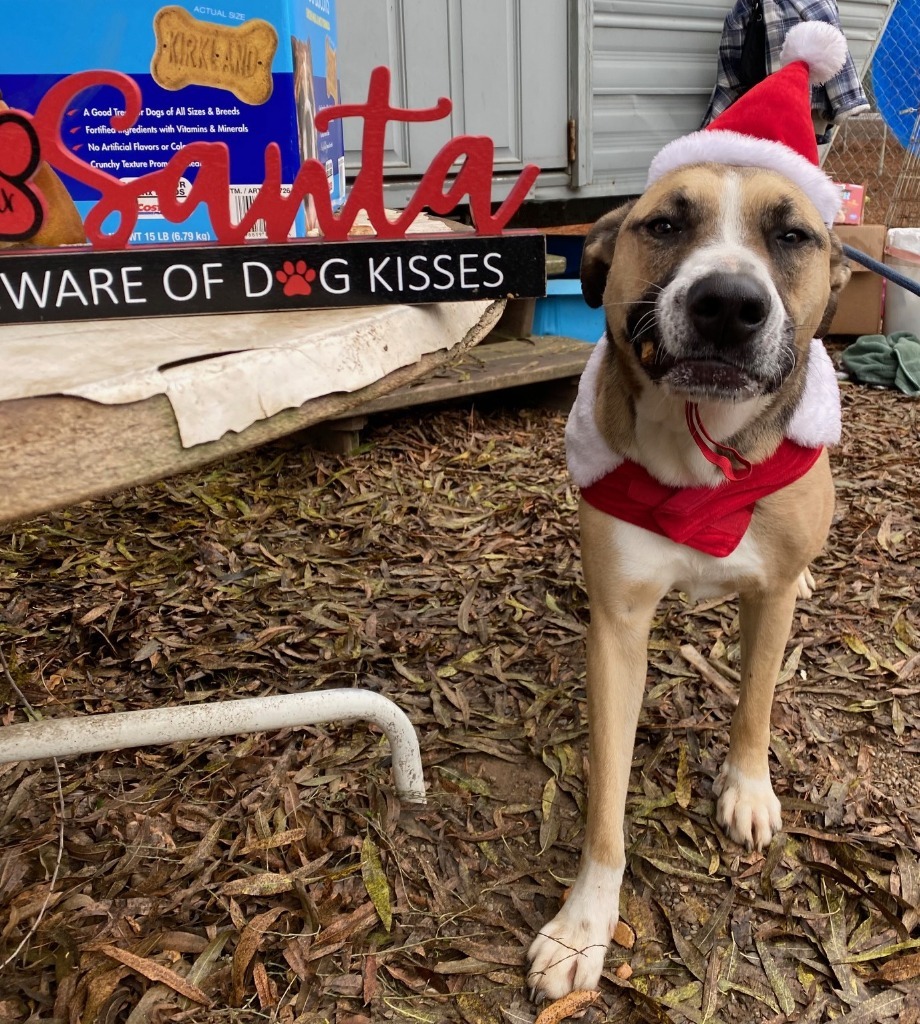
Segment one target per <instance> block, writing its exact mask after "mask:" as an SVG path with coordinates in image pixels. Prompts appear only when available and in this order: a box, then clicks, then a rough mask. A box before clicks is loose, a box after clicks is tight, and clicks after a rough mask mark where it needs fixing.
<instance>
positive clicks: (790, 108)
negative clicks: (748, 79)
mask: <svg viewBox="0 0 920 1024" xmlns="http://www.w3.org/2000/svg"><path fill="white" fill-rule="evenodd" d="M846 57H847V42H846V39H845V38H844V36H843V33H842V32H841V31H840V30H839V29H838V28H837V27H836V26H834V25H829V24H827V23H826V22H823V21H803V22H802V23H801V24H799V25H795V26H794V27H793V28H792V29H790V30H789V32H788V34H787V35H786V40H785V42H784V44H783V48H782V51H781V52H780V70H779V71H776V72H774V73H773V74H772V75H770V76H769V77H768V78H766V79H764V81H762V82H760V83H758V84H757V85H755V86H754V87H753V88H752V89H750V90H749V91H748V92H746V93H745V94H744V95H743V96H741V97H740V98H739V99H738V100H736V101H735V102H734V103H733V104H732V105H731V106H730V107H729V108H728V109H727V110H725V111H724V112H723V113H721V114H720V115H719V116H718V117H717V118H716V119H715V120H714V121H712V122H711V123H710V124H709V125H707V127H706V128H704V129H702V130H701V131H698V132H693V133H692V134H691V135H685V136H683V137H682V138H679V139H675V140H674V141H673V142H670V143H668V145H667V146H665V147H664V149H662V150H661V151H660V152H659V153H658V155H657V156H656V157H655V159H654V160H652V165H651V167H650V169H649V178H648V183H649V185H651V184H652V183H653V182H655V181H657V180H658V179H659V178H661V177H663V176H664V175H665V174H667V173H668V172H669V171H673V170H676V169H677V168H678V167H685V166H687V165H689V164H701V163H717V164H732V165H734V166H738V167H766V168H768V169H770V170H774V171H778V172H779V173H780V174H783V175H785V176H786V177H787V178H789V179H790V180H791V181H793V182H794V183H795V184H796V185H798V186H799V188H801V189H802V191H803V192H805V193H806V195H807V196H808V197H809V198H810V199H811V201H812V202H813V203H814V204H815V207H816V208H817V210H818V212H819V213H820V214H821V216H822V218H823V219H824V223H825V224H827V225H828V226H830V225H831V224H832V223H833V222H834V217H835V216H836V215H837V211H838V210H839V208H840V192H839V190H838V189H837V186H836V185H834V183H833V182H832V181H831V179H830V178H829V177H828V176H827V175H826V174H825V173H824V171H822V170H821V168H820V166H819V165H818V147H817V143H816V142H815V129H814V124H813V122H812V119H811V86H812V85H823V84H824V83H825V82H827V81H829V80H830V79H831V78H833V77H834V75H836V74H837V73H838V72H839V71H840V70H841V69H842V68H843V65H844V63H845V61H846Z"/></svg>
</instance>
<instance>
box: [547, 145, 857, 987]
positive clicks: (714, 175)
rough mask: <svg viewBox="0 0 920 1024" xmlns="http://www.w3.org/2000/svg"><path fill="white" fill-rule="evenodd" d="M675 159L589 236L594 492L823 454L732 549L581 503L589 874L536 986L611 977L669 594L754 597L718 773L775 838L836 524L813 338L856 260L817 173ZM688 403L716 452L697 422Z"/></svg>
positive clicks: (735, 821) (574, 433)
mask: <svg viewBox="0 0 920 1024" xmlns="http://www.w3.org/2000/svg"><path fill="white" fill-rule="evenodd" d="M699 134H700V135H702V134H704V133H699ZM678 163H679V166H677V167H675V169H673V170H667V169H665V170H664V172H663V173H660V174H659V176H657V177H655V179H654V181H653V184H652V185H651V186H650V187H649V188H648V189H647V191H646V192H645V194H644V195H643V196H642V197H641V198H639V199H638V200H636V201H634V202H633V203H631V204H629V205H627V206H624V207H622V208H620V209H618V210H615V211H614V212H612V213H610V214H608V215H607V216H605V217H603V218H602V219H601V220H600V221H599V222H598V223H597V224H596V225H595V226H594V228H593V229H592V230H591V232H590V234H589V236H588V238H587V240H586V245H585V251H584V257H583V262H582V271H581V276H582V287H583V291H584V294H585V298H586V300H587V301H588V303H589V304H590V305H592V306H595V307H596V306H600V305H601V304H603V307H604V309H605V312H606V320H607V332H606V338H605V340H604V344H602V345H601V346H600V347H599V348H598V350H597V351H595V353H594V354H593V356H592V359H591V361H590V363H589V366H588V368H587V370H586V372H585V375H584V377H583V378H582V382H581V386H580V390H579V397H578V401H577V402H576V407H575V409H574V410H573V412H572V415H571V417H570V419H569V424H568V427H567V447H568V455H569V464H570V468H571V470H572V473H573V476H574V477H575V479H576V483H579V485H580V486H582V488H583V498H584V493H585V491H584V488H585V487H586V486H587V485H590V484H591V483H592V481H593V480H595V479H596V478H597V477H598V476H599V475H602V474H604V473H606V472H608V471H609V470H611V469H613V468H614V467H616V466H617V465H619V464H620V463H623V462H624V461H625V460H628V461H629V462H630V463H631V464H635V465H638V466H639V467H641V469H642V470H643V471H647V473H648V474H649V475H650V476H651V477H652V478H654V480H655V481H659V482H661V484H664V485H671V486H673V487H689V488H707V487H715V486H716V485H718V484H720V483H723V482H724V481H723V477H722V472H723V471H722V469H720V468H718V466H717V465H714V462H718V461H719V459H718V458H714V457H713V456H714V451H713V449H715V452H717V453H718V452H721V453H722V454H723V465H724V464H725V463H724V460H725V458H726V456H725V453H726V452H731V453H732V455H731V456H728V457H727V458H728V461H729V463H732V464H734V465H737V463H738V459H739V457H741V462H742V463H743V462H744V460H746V462H747V463H751V464H753V465H754V466H755V467H756V466H757V465H758V464H762V463H765V462H766V461H767V460H769V459H770V457H771V456H773V455H774V453H776V452H777V451H778V449H780V447H781V445H783V444H784V443H785V442H788V441H789V440H791V441H793V442H795V443H797V444H798V445H804V446H806V447H810V448H811V449H813V450H814V451H815V456H814V461H813V462H812V463H811V464H810V468H808V469H807V470H806V471H804V473H802V475H800V476H798V478H797V479H795V480H794V482H792V483H789V484H788V485H786V486H782V487H781V488H780V489H779V490H775V491H774V492H773V493H770V494H768V495H767V496H765V497H762V498H761V499H759V500H758V501H757V503H756V506H755V507H754V511H753V514H752V517H751V518H750V524H749V526H748V527H747V529H746V531H744V532H743V536H742V537H741V540H740V542H739V543H738V544H737V546H736V547H735V548H734V550H732V551H731V553H730V554H728V555H725V556H715V555H712V554H707V553H704V552H703V551H700V550H697V549H696V548H694V547H691V546H686V545H685V544H683V543H677V542H675V541H674V540H672V539H669V538H668V537H667V536H662V535H660V534H659V533H657V532H652V531H650V530H648V529H645V528H643V527H641V526H638V525H635V524H634V523H632V522H627V521H623V520H622V519H620V518H615V517H614V515H612V514H607V512H605V511H601V510H600V509H599V508H598V507H595V505H594V504H592V503H591V502H589V501H587V500H582V502H581V505H580V528H581V543H582V559H583V563H584V574H585V582H586V585H587V590H588V597H589V602H590V608H591V623H590V627H589V629H588V635H587V695H588V720H589V733H590V739H589V763H590V799H589V806H588V820H587V831H586V836H585V841H584V846H583V852H582V858H581V864H580V867H579V871H578V876H577V878H576V880H575V883H574V885H573V886H572V889H571V893H570V895H569V897H568V899H567V901H566V902H565V904H564V905H563V907H562V909H561V910H560V911H559V913H558V914H557V915H556V917H554V918H553V919H552V920H551V921H550V922H549V923H548V924H547V925H545V926H544V928H543V929H542V930H541V931H540V933H539V934H538V936H537V938H536V939H535V940H534V942H533V944H532V946H531V947H530V951H529V959H530V971H529V975H528V981H529V984H530V985H531V987H532V991H533V994H534V995H535V997H537V998H544V997H549V998H559V997H561V996H563V995H565V994H566V993H568V992H569V991H571V990H573V989H590V988H594V987H596V985H597V983H598V981H599V978H600V974H601V971H602V968H603V963H604V958H605V954H606V951H607V947H608V944H609V941H610V937H611V935H612V932H613V929H614V927H615V925H616V923H617V920H618V916H619V895H620V885H621V882H622V878H623V872H624V869H625V866H626V852H625V845H624V834H623V819H624V810H625V804H626V796H627V786H628V782H629V772H630V766H631V761H632V751H633V745H634V739H635V730H636V723H637V720H638V716H639V711H640V707H641V704H642V697H643V689H644V686H645V680H646V664H647V662H646V651H647V644H648V636H649V629H650V624H651V622H652V618H653V615H654V613H655V609H656V606H657V605H658V602H659V601H660V600H661V598H662V597H663V596H664V595H665V594H666V593H668V591H670V590H672V589H678V590H682V591H685V592H687V593H688V594H690V595H692V596H695V597H709V596H716V595H721V594H729V593H732V592H737V593H738V594H739V595H740V623H741V684H740V694H739V703H738V706H737V710H736V711H735V713H734V717H733V719H732V724H731V735H730V743H729V749H728V754H727V756H726V759H725V762H724V764H723V765H722V766H721V772H720V775H719V777H718V780H717V782H716V785H715V791H716V793H717V794H718V804H717V817H718V820H719V822H720V824H721V825H722V826H723V827H724V829H725V830H726V832H727V833H728V835H729V836H730V837H731V838H732V839H733V840H735V841H736V842H738V843H741V844H744V845H745V846H747V847H756V848H763V847H765V846H766V845H767V844H768V843H769V842H770V840H771V838H772V836H773V835H774V833H776V832H777V831H778V830H779V829H780V828H781V817H780V804H779V801H778V800H777V798H776V796H775V794H774V792H773V787H772V785H771V781H770V771H769V766H768V747H769V734H770V712H771V705H772V700H773V690H774V685H775V681H776V678H777V674H778V671H779V668H780V665H781V662H782V657H783V651H784V647H785V644H786V641H787V639H788V637H789V633H790V627H791V623H792V618H793V610H794V605H795V601H796V597H797V596H798V595H799V594H801V593H810V587H811V585H812V580H811V576H810V573H809V569H808V566H809V563H810V562H811V560H812V559H813V558H815V556H816V555H817V554H818V553H819V552H820V551H821V549H822V546H823V544H824V542H825V539H826V536H827V533H828V529H829V527H830V523H831V516H832V511H833V504H834V490H833V484H832V481H831V475H830V469H829V465H828V457H827V454H826V451H825V450H824V446H825V445H826V444H828V443H833V441H834V440H835V438H836V435H837V433H838V432H839V411H840V410H839V396H838V395H837V391H836V377H835V375H834V372H833V367H832V365H831V364H830V360H829V358H828V357H827V355H826V353H825V351H824V349H823V346H822V345H821V343H820V341H817V340H813V339H816V338H820V337H821V336H822V333H823V331H825V330H826V328H827V326H828V325H829V323H830V320H831V318H832V316H833V312H834V309H835V306H836V298H837V295H838V293H839V291H840V289H841V288H842V287H843V286H844V285H845V283H846V281H847V279H848V277H849V269H848V267H847V265H846V261H845V259H844V257H843V253H842V250H841V247H840V244H839V242H838V241H837V240H836V238H835V236H834V235H833V233H832V232H831V231H830V230H829V229H828V227H827V226H826V222H827V221H829V220H832V219H833V215H832V214H831V215H830V216H828V213H827V210H826V209H825V211H824V212H823V213H822V212H820V211H819V210H818V209H817V208H816V204H815V202H813V199H812V195H811V194H810V192H809V188H810V184H809V182H807V181H806V183H805V185H806V187H805V188H803V187H800V186H799V185H797V184H796V183H795V182H794V181H793V180H791V179H790V178H789V177H787V176H786V175H785V174H783V173H780V172H778V171H776V170H767V169H763V168H760V167H752V166H737V165H731V164H726V163H721V162H719V163H706V162H699V163H695V162H692V161H691V162H689V163H686V164H684V163H681V162H680V161H678ZM822 188H823V186H822ZM818 193H819V194H820V195H822V196H824V198H826V197H827V193H826V190H825V191H823V192H822V190H821V189H819V190H818ZM688 403H689V404H688ZM691 405H692V406H693V407H695V409H696V414H697V415H698V417H699V421H700V422H701V423H702V424H705V430H707V431H708V432H709V433H708V437H709V440H710V441H711V442H713V445H712V448H710V447H708V446H707V444H706V443H705V442H704V441H703V440H702V438H701V436H700V435H699V433H698V432H694V431H692V430H690V429H688V419H687V410H688V409H689V408H690V407H691ZM818 449H820V454H818ZM579 478H581V479H579Z"/></svg>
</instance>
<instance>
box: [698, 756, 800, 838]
mask: <svg viewBox="0 0 920 1024" xmlns="http://www.w3.org/2000/svg"><path fill="white" fill-rule="evenodd" d="M713 789H714V790H715V792H716V795H717V796H718V797H719V802H718V804H717V806H716V818H717V819H718V822H719V824H720V825H721V826H722V827H723V828H724V829H725V830H726V832H728V834H729V835H730V836H731V837H732V839H734V840H735V842H736V843H741V844H742V845H743V846H746V847H748V849H752V848H753V849H756V850H762V849H764V848H765V847H767V846H769V845H770V840H771V839H772V838H773V836H774V834H775V833H776V832H779V831H780V829H782V827H783V818H782V812H781V809H780V805H779V800H777V798H776V794H775V793H774V792H773V786H772V784H771V782H770V775H769V773H767V774H766V775H764V776H762V777H759V778H757V777H754V776H751V775H746V774H745V773H744V772H741V771H738V769H737V768H735V767H733V766H732V765H730V764H724V765H722V771H721V772H720V774H719V777H718V778H717V779H716V781H715V784H714V786H713Z"/></svg>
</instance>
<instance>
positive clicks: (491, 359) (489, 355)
mask: <svg viewBox="0 0 920 1024" xmlns="http://www.w3.org/2000/svg"><path fill="white" fill-rule="evenodd" d="M593 347H594V346H593V345H590V344H589V343H588V342H585V341H579V340H577V339H575V338H562V337H556V336H546V337H536V338H512V339H507V340H501V341H486V342H483V343H482V344H480V345H478V346H476V348H474V349H472V350H470V351H469V352H467V353H466V354H465V355H464V356H463V358H462V359H460V360H459V361H458V362H457V363H456V364H454V365H452V366H447V367H441V368H440V369H438V370H437V371H435V372H434V373H433V374H431V375H429V376H428V377H425V378H424V379H423V380H418V381H415V382H413V383H411V384H408V385H406V386H405V387H401V388H397V389H396V390H394V391H391V392H390V393H389V394H386V395H381V396H380V397H378V398H375V399H372V400H371V401H369V402H365V403H363V404H361V405H358V406H356V407H355V408H353V409H351V410H349V415H348V417H347V418H346V419H339V420H332V421H330V422H327V423H324V424H322V426H320V427H316V428H313V430H311V432H310V439H311V442H312V443H314V444H316V445H318V446H320V447H323V448H325V449H327V450H329V451H336V452H348V451H351V450H353V449H354V448H356V447H357V446H358V444H359V443H360V432H361V430H362V429H363V428H364V426H365V425H366V424H367V421H368V419H369V418H370V417H371V416H374V415H376V414H377V413H381V412H392V411H394V410H398V409H412V408H417V407H418V406H422V405H432V404H435V403H438V402H446V401H451V400H455V399H458V398H469V397H471V396H473V395H483V394H487V393H489V392H495V391H503V390H506V389H508V388H517V387H524V386H526V385H533V384H544V383H547V382H549V381H560V382H563V381H573V380H575V379H576V378H578V377H579V376H581V372H582V370H584V368H585V363H586V362H587V361H588V356H589V355H590V354H591V351H592V349H593ZM563 390H564V391H565V394H566V395H567V396H568V400H569V401H571V398H572V397H574V389H571V388H564V389H563Z"/></svg>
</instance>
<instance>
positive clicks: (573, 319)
mask: <svg viewBox="0 0 920 1024" xmlns="http://www.w3.org/2000/svg"><path fill="white" fill-rule="evenodd" d="M604 326H605V323H604V309H603V307H601V308H600V309H592V308H591V307H590V306H589V305H588V304H587V302H585V300H584V298H583V296H582V294H581V281H579V280H578V279H577V278H575V279H572V278H568V277H561V278H550V279H549V280H548V281H547V282H546V298H545V299H537V304H536V308H535V309H534V318H533V333H534V334H535V335H544V334H556V335H560V336H562V337H565V338H579V339H581V340H582V341H590V342H592V343H594V342H596V341H597V340H598V339H599V338H600V337H601V335H602V334H603V333H604Z"/></svg>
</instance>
